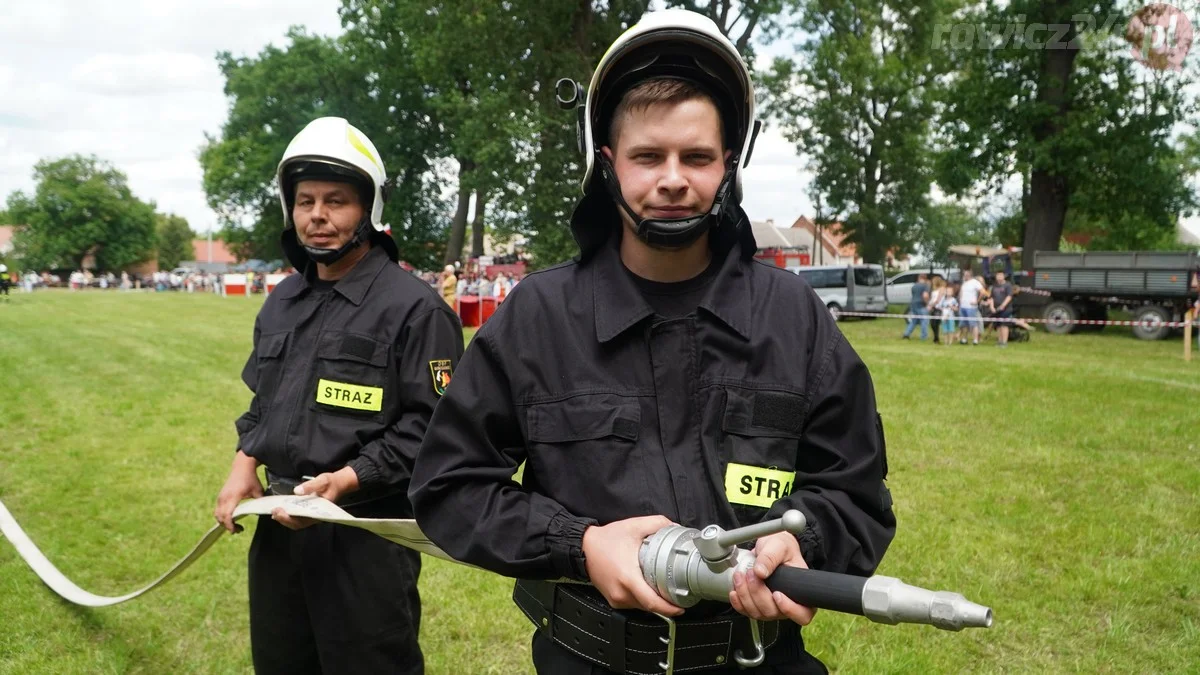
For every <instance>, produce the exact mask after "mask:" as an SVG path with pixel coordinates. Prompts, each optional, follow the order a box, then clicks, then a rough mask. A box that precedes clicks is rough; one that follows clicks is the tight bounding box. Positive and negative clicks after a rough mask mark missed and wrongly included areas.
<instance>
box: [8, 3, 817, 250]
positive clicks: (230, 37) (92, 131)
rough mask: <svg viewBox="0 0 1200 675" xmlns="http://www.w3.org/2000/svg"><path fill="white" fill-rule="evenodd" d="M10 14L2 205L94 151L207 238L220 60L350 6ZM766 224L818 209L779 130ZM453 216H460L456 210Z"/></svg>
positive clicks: (333, 18)
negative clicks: (43, 173)
mask: <svg viewBox="0 0 1200 675" xmlns="http://www.w3.org/2000/svg"><path fill="white" fill-rule="evenodd" d="M4 4H5V5H6V6H5V9H4V11H3V13H0V200H3V199H6V198H7V196H8V195H9V194H10V193H11V192H12V191H13V190H26V191H29V190H31V189H32V188H33V187H34V184H33V178H32V174H33V165H34V164H35V163H36V162H37V161H38V160H39V159H42V158H55V157H62V156H65V155H70V154H75V153H81V154H95V155H97V156H99V157H100V158H102V159H106V160H108V161H110V162H112V163H113V164H115V165H116V166H117V168H119V169H120V170H122V171H124V172H125V174H126V175H128V176H129V183H130V187H131V188H132V189H133V192H134V194H136V195H137V196H138V197H139V198H141V199H143V200H153V201H155V202H157V204H158V208H159V210H160V211H163V212H174V213H177V214H179V215H182V216H183V217H185V218H187V220H188V222H189V223H190V224H191V226H192V228H193V229H195V230H196V231H199V232H204V231H206V230H208V229H209V228H213V227H216V214H214V213H213V212H212V211H211V210H210V209H209V208H208V207H207V205H206V204H205V200H204V191H203V189H202V188H201V172H200V165H199V162H198V160H197V159H196V157H197V152H198V149H199V147H200V145H201V144H202V143H203V142H204V134H205V133H206V132H207V133H210V134H216V133H218V132H219V131H220V128H221V125H222V124H223V123H224V121H225V118H226V114H227V111H228V103H227V101H226V98H225V95H224V93H223V92H222V87H223V85H224V79H223V78H222V77H221V74H220V72H219V71H218V69H217V65H216V59H215V58H214V57H215V54H216V53H217V52H218V51H230V52H232V53H234V54H235V55H256V54H257V53H258V52H259V51H260V50H261V49H262V48H263V47H264V46H266V45H267V44H269V43H275V44H276V45H282V44H283V42H284V39H283V35H284V33H285V32H286V31H287V28H288V27H289V26H292V25H303V26H305V27H307V28H308V29H309V31H310V32H314V33H318V34H322V35H334V34H337V33H339V32H340V31H341V26H340V24H339V22H338V17H337V7H338V5H339V2H338V0H203V1H202V2H198V1H196V0H123V1H122V2H119V3H115V2H114V3H100V2H92V1H89V0H35V1H34V2H18V1H13V2H5V3H4ZM745 183H746V197H747V201H746V208H747V210H748V211H749V213H750V215H751V217H753V218H754V219H755V220H765V219H767V218H772V219H774V220H775V222H776V223H777V224H785V223H790V222H791V221H792V220H794V219H795V218H796V217H797V216H799V215H801V214H807V215H811V206H810V204H809V201H808V199H807V197H806V196H805V195H804V192H805V187H806V185H807V178H805V177H804V176H803V174H802V172H801V170H800V160H799V159H798V158H797V157H796V155H795V152H794V151H793V149H792V147H791V145H790V144H789V143H787V141H785V140H784V139H783V138H782V137H780V136H779V135H778V134H776V133H772V132H768V133H767V134H766V136H765V137H763V138H760V139H759V141H758V144H757V146H756V148H755V152H754V158H753V161H752V163H751V166H750V168H749V169H748V171H747V174H746V176H745ZM447 217H449V214H447Z"/></svg>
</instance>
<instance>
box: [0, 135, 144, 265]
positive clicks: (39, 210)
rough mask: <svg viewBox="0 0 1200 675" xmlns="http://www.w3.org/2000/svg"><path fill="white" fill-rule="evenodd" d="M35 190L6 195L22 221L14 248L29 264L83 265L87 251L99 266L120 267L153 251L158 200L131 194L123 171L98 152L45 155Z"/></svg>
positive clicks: (11, 213) (15, 217)
mask: <svg viewBox="0 0 1200 675" xmlns="http://www.w3.org/2000/svg"><path fill="white" fill-rule="evenodd" d="M33 177H34V180H35V182H36V183H37V188H36V189H35V190H34V193H33V194H32V195H26V194H24V193H23V192H19V191H18V192H14V193H12V194H11V195H9V197H8V211H9V217H10V218H11V219H12V220H13V221H15V222H18V223H21V224H23V225H24V227H22V228H21V229H20V230H18V231H17V232H16V234H15V236H14V241H13V247H14V249H15V251H16V254H17V257H19V258H21V260H22V264H24V265H26V266H28V267H30V268H43V267H51V268H58V267H68V266H69V267H71V268H73V269H80V268H81V267H82V266H83V260H84V258H85V257H87V256H88V255H89V254H91V255H94V256H95V261H96V268H97V269H99V270H105V271H108V270H119V269H121V268H123V267H126V266H129V265H132V264H134V263H137V262H141V261H143V260H146V259H147V258H149V257H150V256H151V255H152V254H153V252H154V243H155V236H154V205H153V204H152V203H151V204H147V203H145V202H142V201H141V200H139V199H137V198H136V197H134V196H133V193H132V192H130V190H129V185H128V183H127V179H126V177H125V174H124V173H122V172H120V171H118V170H117V169H116V168H115V167H113V166H112V165H111V164H109V163H108V162H105V161H102V160H100V159H98V158H97V157H95V156H89V157H84V156H80V155H73V156H70V157H65V158H63V159H57V160H42V161H40V162H38V163H37V164H36V165H35V166H34V170H33Z"/></svg>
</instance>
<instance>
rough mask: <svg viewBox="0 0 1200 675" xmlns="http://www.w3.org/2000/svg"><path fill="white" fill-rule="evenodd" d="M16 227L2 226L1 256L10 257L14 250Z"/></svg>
mask: <svg viewBox="0 0 1200 675" xmlns="http://www.w3.org/2000/svg"><path fill="white" fill-rule="evenodd" d="M17 227H18V226H16V225H0V255H8V254H9V253H12V250H13V235H15V234H16V233H17Z"/></svg>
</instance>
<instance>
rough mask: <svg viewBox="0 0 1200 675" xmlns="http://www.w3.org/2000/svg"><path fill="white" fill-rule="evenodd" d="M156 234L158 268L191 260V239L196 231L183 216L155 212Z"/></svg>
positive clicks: (165, 267)
mask: <svg viewBox="0 0 1200 675" xmlns="http://www.w3.org/2000/svg"><path fill="white" fill-rule="evenodd" d="M155 219H156V222H157V230H158V232H157V234H158V268H159V269H162V270H170V269H174V268H176V267H179V263H180V262H182V261H184V260H192V259H193V256H194V255H195V251H194V250H193V249H192V241H193V240H194V239H195V238H196V233H195V232H192V228H191V227H188V222H187V220H186V219H185V218H182V217H180V216H177V215H175V214H173V213H171V214H165V215H164V214H156V216H155Z"/></svg>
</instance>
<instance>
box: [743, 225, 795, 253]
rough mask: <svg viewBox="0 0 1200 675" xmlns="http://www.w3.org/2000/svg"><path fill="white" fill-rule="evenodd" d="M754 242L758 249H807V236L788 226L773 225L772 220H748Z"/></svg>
mask: <svg viewBox="0 0 1200 675" xmlns="http://www.w3.org/2000/svg"><path fill="white" fill-rule="evenodd" d="M750 229H751V231H753V232H754V242H755V243H756V244H758V248H759V249H764V248H784V249H801V250H805V251H807V250H808V238H807V237H805V236H804V235H803V234H801V233H800V232H797V231H795V230H793V229H791V228H788V227H775V221H774V220H766V221H755V220H752V221H750Z"/></svg>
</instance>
